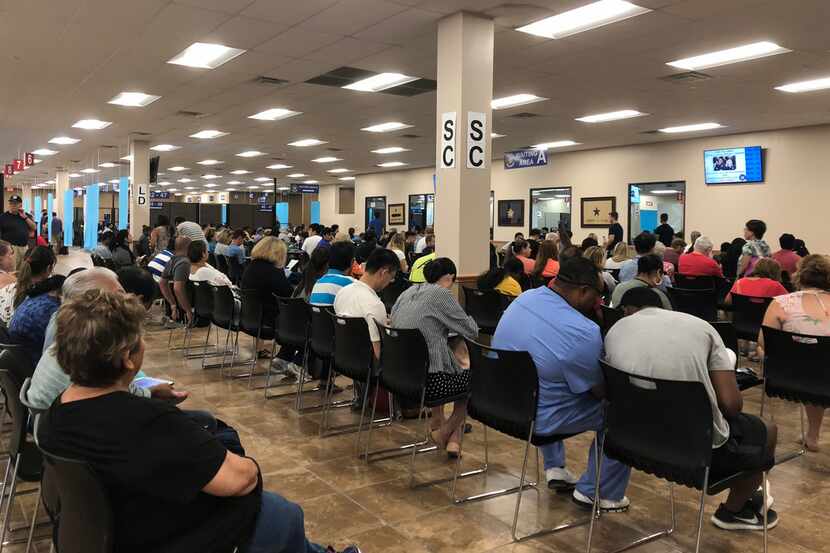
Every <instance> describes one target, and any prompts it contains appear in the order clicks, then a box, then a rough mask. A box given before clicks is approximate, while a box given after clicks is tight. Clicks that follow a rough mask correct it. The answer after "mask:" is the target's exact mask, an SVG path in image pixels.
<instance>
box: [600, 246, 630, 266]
mask: <svg viewBox="0 0 830 553" xmlns="http://www.w3.org/2000/svg"><path fill="white" fill-rule="evenodd" d="M631 258H632V256H631V252H630V251H629V249H628V244H626V243H625V242H617V245H616V246H614V251H613V252H612V253H611V257H609V258H608V259H606V260H605V266H604V269H605V270H606V271H613V270H615V269H619V268H620V267H622V264H623V263H625V262H626V261H628V260H629V259H631Z"/></svg>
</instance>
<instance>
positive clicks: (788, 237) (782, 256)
mask: <svg viewBox="0 0 830 553" xmlns="http://www.w3.org/2000/svg"><path fill="white" fill-rule="evenodd" d="M778 243H779V244H780V245H781V249H780V250H778V251H777V252H775V253H774V254H772V258H773V259H774V260H775V261H777V262H778V264H779V265H781V270H782V271H787V272H788V273H789V274H790V277H792V276H793V275H795V272H796V270H797V269H798V262H799V261H801V256H800V255H798V254H797V253H795V252H794V251H793V250H794V249H795V236H793V235H792V234H786V233H785V234H782V235H781V238H779V239H778Z"/></svg>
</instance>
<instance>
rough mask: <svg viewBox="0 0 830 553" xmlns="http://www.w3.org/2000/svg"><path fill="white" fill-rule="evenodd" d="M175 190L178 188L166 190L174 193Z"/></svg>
mask: <svg viewBox="0 0 830 553" xmlns="http://www.w3.org/2000/svg"><path fill="white" fill-rule="evenodd" d="M177 190H178V188H168V189H167V191H168V192H176V191H177Z"/></svg>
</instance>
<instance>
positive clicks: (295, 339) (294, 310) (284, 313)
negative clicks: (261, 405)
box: [265, 295, 320, 412]
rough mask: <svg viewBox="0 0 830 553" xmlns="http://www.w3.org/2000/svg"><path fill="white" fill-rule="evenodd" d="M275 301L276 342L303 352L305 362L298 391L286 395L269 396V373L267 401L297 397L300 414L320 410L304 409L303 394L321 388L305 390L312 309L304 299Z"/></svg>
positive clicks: (266, 387)
mask: <svg viewBox="0 0 830 553" xmlns="http://www.w3.org/2000/svg"><path fill="white" fill-rule="evenodd" d="M274 300H275V301H276V302H277V305H278V306H279V307H278V310H277V327H276V331H277V334H276V342H277V343H279V345H280V347H293V348H298V349H300V350H302V352H303V362H302V365H301V367H302V369H301V371H300V375H299V376H298V377H297V391H296V392H288V393H284V394H275V395H269V394H268V389H269V388H270V387H271V373H272V372H273V371H270V370H269V371H268V376H267V377H266V379H265V399H272V398H277V397H285V396H290V395H293V396H296V400H295V409H296V410H297V411H298V412H304V411H308V410H314V409H319V408H320V406H314V407H311V408H303V404H302V402H303V399H302V398H303V393H304V392H312V391H318V390H320V388H316V389H314V390H305V382H306V374H307V373H308V342H309V334H310V330H311V309H310V308H309V305H308V304H307V303H306V301H305V300H304V299H303V298H280V297H278V296H276V295H274ZM286 384H287V385H291V384H292V383H285V384H283V383H280V384H278V385H277V386H285V385H286Z"/></svg>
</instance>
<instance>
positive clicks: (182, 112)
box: [176, 109, 208, 119]
mask: <svg viewBox="0 0 830 553" xmlns="http://www.w3.org/2000/svg"><path fill="white" fill-rule="evenodd" d="M176 115H177V116H178V117H189V118H190V119H201V118H202V117H207V116H208V114H207V113H201V112H199V111H188V110H186V109H180V110H179V111H177V112H176Z"/></svg>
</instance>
